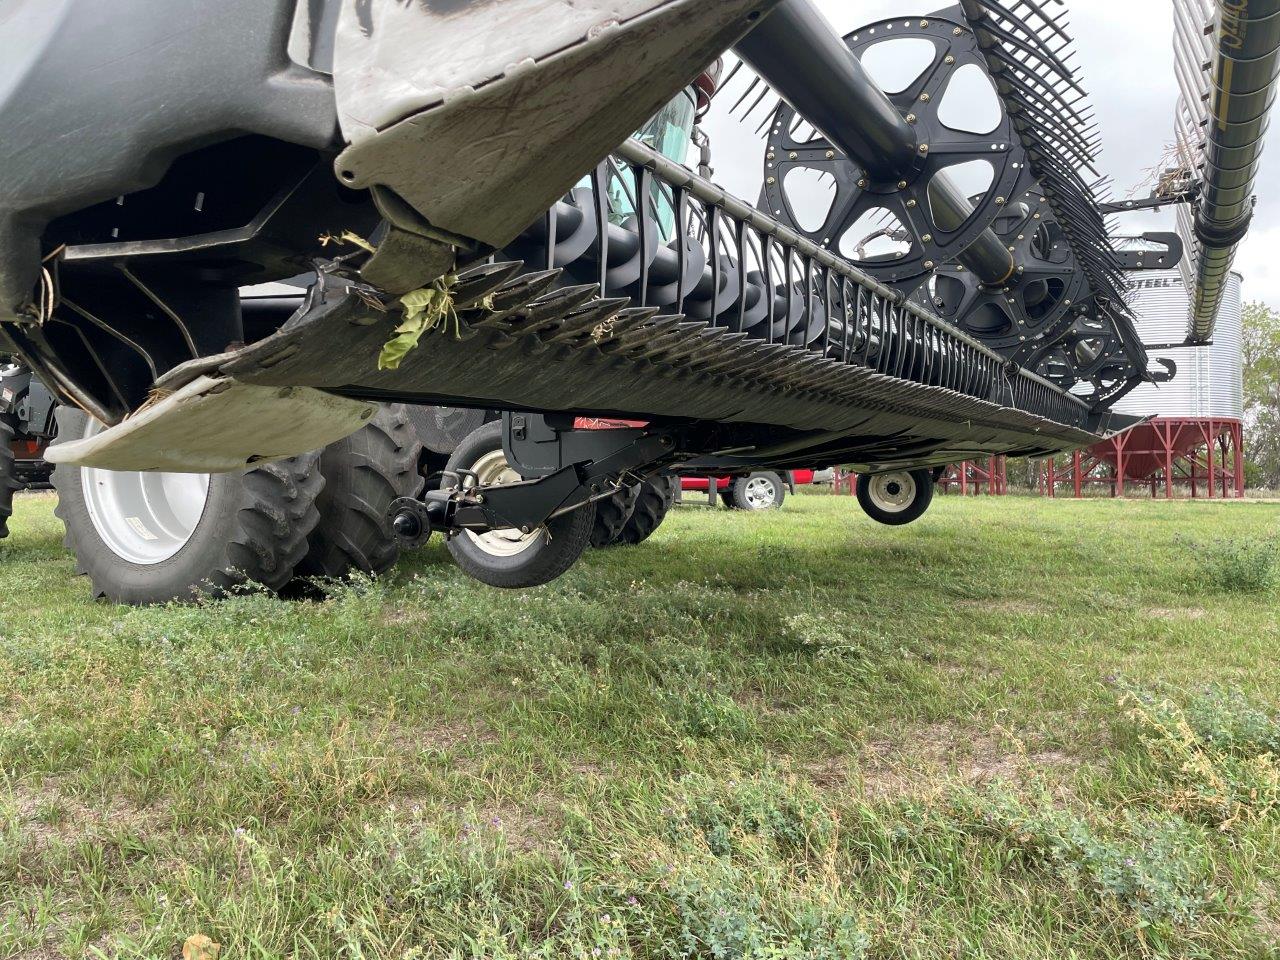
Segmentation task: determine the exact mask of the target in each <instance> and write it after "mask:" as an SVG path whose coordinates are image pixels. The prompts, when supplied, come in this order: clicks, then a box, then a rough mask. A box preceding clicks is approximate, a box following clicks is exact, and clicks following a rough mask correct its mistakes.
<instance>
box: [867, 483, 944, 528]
mask: <svg viewBox="0 0 1280 960" xmlns="http://www.w3.org/2000/svg"><path fill="white" fill-rule="evenodd" d="M932 502H933V472H932V471H930V470H897V471H895V472H893V473H876V474H866V473H864V474H860V475H859V476H858V503H859V504H860V505H861V506H862V509H863V510H864V511H865V512H866V514H867V516H869V517H870V518H871V519H872V520H875V521H877V522H879V523H886V524H888V525H890V526H894V527H897V526H902V525H903V524H905V523H910V522H911V521H913V520H918V519H919V518H920V517H921V516H923V515H924V512H925V511H926V510H928V509H929V504H930V503H932Z"/></svg>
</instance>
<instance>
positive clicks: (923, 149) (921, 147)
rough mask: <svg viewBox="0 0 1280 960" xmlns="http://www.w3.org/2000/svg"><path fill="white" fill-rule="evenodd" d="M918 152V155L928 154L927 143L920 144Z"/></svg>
mask: <svg viewBox="0 0 1280 960" xmlns="http://www.w3.org/2000/svg"><path fill="white" fill-rule="evenodd" d="M919 152H920V153H928V152H929V145H928V144H927V143H922V144H920V150H919Z"/></svg>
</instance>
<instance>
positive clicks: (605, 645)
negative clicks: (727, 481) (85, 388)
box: [0, 495, 1280, 960]
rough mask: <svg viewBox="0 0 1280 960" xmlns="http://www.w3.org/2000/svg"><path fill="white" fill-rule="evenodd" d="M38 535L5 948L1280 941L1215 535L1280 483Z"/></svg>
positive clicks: (2, 826)
mask: <svg viewBox="0 0 1280 960" xmlns="http://www.w3.org/2000/svg"><path fill="white" fill-rule="evenodd" d="M13 529H14V533H13V535H12V536H11V537H10V539H8V540H6V541H4V542H3V543H0V557H2V558H3V563H0V709H2V710H3V715H4V716H3V723H2V724H0V770H2V776H0V956H3V957H9V956H24V957H31V958H44V957H49V956H62V955H66V956H81V955H86V954H87V955H89V956H113V957H114V956H129V957H132V956H155V957H171V956H175V955H176V953H178V952H179V951H180V949H181V945H182V944H183V942H184V941H185V940H186V938H188V937H189V936H191V935H194V934H204V935H207V936H209V937H211V938H212V939H213V940H215V941H217V942H219V943H221V944H222V945H223V949H222V957H223V958H224V960H225V958H228V957H237V958H239V957H285V956H288V957H311V956H322V957H336V956H343V957H350V958H359V957H366V958H372V957H387V958H391V957H437V956H439V957H459V958H462V957H465V958H479V957H486V958H489V957H492V958H505V957H557V958H559V957H565V958H578V957H581V958H591V957H596V956H601V957H629V956H633V957H645V958H650V957H663V958H666V957H670V958H675V957H686V956H687V957H706V958H726V960H728V958H739V957H741V958H761V960H763V958H773V960H792V958H795V960H799V958H858V957H863V956H865V957H871V958H948V960H953V958H961V957H963V958H969V957H974V958H976V957H991V958H1045V960H1050V958H1052V960H1064V958H1070V957H1077V958H1093V957H1155V956H1170V957H1172V956H1177V957H1205V958H1210V957H1212V958H1229V957H1240V958H1256V957H1260V956H1268V955H1270V956H1280V948H1278V947H1277V938H1278V937H1280V812H1278V811H1277V805H1278V804H1280V774H1278V773H1277V767H1276V764H1275V763H1274V762H1273V761H1272V759H1271V753H1272V751H1277V752H1280V721H1278V720H1277V711H1278V710H1280V669H1277V659H1278V654H1280V624H1278V622H1277V621H1278V615H1277V609H1278V602H1280V596H1278V594H1277V592H1276V589H1275V587H1274V586H1268V585H1263V586H1257V585H1249V586H1248V588H1247V589H1237V588H1236V587H1237V586H1239V585H1238V584H1235V583H1234V582H1233V581H1232V579H1231V578H1232V576H1233V575H1232V574H1231V573H1230V572H1229V571H1228V572H1226V573H1223V572H1222V571H1221V570H1215V569H1206V567H1205V562H1203V561H1197V559H1196V554H1195V553H1193V550H1194V549H1198V547H1197V548H1193V547H1192V546H1191V544H1196V545H1210V546H1212V545H1214V544H1223V543H1231V544H1242V543H1248V544H1263V543H1266V542H1267V541H1269V540H1272V539H1274V538H1276V537H1277V536H1280V507H1277V506H1275V505H1271V504H1263V503H1228V504H1211V503H1203V502H1202V503H1185V502H1182V503H1178V502H1175V503H1170V504H1166V503H1150V502H1145V503H1144V502H1136V501H1130V502H1110V501H1108V502H1099V501H1090V502H1071V501H1058V502H1046V501H1041V500H1034V499H1005V500H991V499H984V500H968V501H961V500H960V499H958V498H946V499H943V500H940V501H939V502H936V503H935V505H934V508H933V510H932V511H931V512H930V513H929V514H928V515H927V516H926V517H925V518H924V519H923V520H921V521H920V522H918V523H917V524H915V525H913V526H911V527H907V528H903V529H890V528H885V527H879V526H876V525H874V524H872V523H871V522H870V521H868V520H867V519H865V518H864V517H863V516H862V515H861V514H860V512H859V511H858V510H857V507H856V505H855V504H854V502H853V501H852V500H851V499H850V498H835V497H823V496H816V495H815V496H801V497H796V498H793V499H791V500H789V501H788V504H787V508H786V510H785V511H783V512H782V513H780V514H775V515H770V516H748V515H742V514H732V515H731V514H726V513H723V512H716V513H714V514H713V513H710V512H708V511H705V510H694V509H689V510H686V511H683V512H680V513H679V514H678V515H676V516H675V517H674V519H672V520H670V521H669V522H668V523H667V524H666V525H665V526H664V527H663V528H662V530H660V531H659V533H658V534H657V536H655V538H654V539H653V540H652V541H650V542H649V543H647V544H645V545H643V546H641V547H638V548H635V549H629V550H615V551H607V552H599V553H594V554H590V555H588V556H587V557H586V558H585V559H584V561H583V562H582V563H580V564H579V565H578V567H577V568H575V569H574V570H573V571H572V572H571V573H570V574H569V575H567V576H566V577H564V578H563V579H562V580H560V581H559V582H557V583H555V584H552V585H550V586H548V587H544V588H541V589H538V590H532V591H527V592H521V593H499V592H495V591H492V590H489V589H487V588H484V587H481V586H479V585H477V584H475V583H473V582H470V581H468V580H466V579H465V578H464V577H463V576H462V575H460V574H459V573H458V572H457V571H456V570H455V569H454V568H453V566H452V565H451V564H450V563H449V562H448V558H447V554H446V553H445V551H444V550H443V548H442V547H441V546H440V545H439V544H438V543H433V544H432V545H431V546H429V547H428V548H427V549H425V550H423V551H422V552H420V553H418V554H416V555H414V556H412V557H410V558H408V559H406V560H405V561H404V562H402V564H401V566H400V568H399V569H398V571H397V572H396V575H395V576H394V577H392V578H391V579H389V580H387V581H384V582H381V583H376V584H364V585H360V586H358V587H354V588H347V589H343V590H341V591H338V592H336V593H335V594H334V595H333V596H331V597H330V598H329V599H328V600H326V601H324V602H318V603H317V602H284V601H279V600H274V599H270V598H267V597H264V596H246V597H242V598H238V599H235V600H233V601H230V602H225V603H221V604H215V605H211V606H206V607H201V608H178V607H174V608H164V609H161V608H153V609H128V608H123V607H115V606H109V605H104V604H100V603H93V602H90V601H89V600H88V590H87V586H86V584H85V583H84V582H83V581H82V580H80V579H79V578H76V577H75V576H74V575H73V566H72V562H71V560H70V559H69V558H68V557H66V556H65V555H64V554H63V552H62V549H61V546H60V541H61V531H60V529H59V525H58V524H57V522H56V521H55V520H54V518H53V516H52V502H51V500H50V499H49V498H47V497H35V498H28V499H24V500H22V501H20V503H19V506H18V515H17V517H16V518H15V521H14V522H13ZM1228 553H1229V554H1230V556H1231V557H1233V558H1237V559H1238V557H1239V555H1240V554H1241V550H1240V549H1236V548H1234V547H1233V548H1231V550H1229V551H1228ZM1245 553H1246V554H1247V553H1248V551H1247V550H1246V551H1245ZM1208 555H1209V556H1210V557H1212V556H1213V555H1215V554H1214V553H1213V550H1209V551H1208ZM1212 562H1213V561H1212V559H1211V560H1210V561H1209V563H1210V564H1212ZM1233 562H1235V561H1233ZM1246 566H1247V564H1246ZM1224 578H1225V580H1226V582H1225V583H1224V582H1223V581H1224Z"/></svg>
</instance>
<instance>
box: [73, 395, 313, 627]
mask: <svg viewBox="0 0 1280 960" xmlns="http://www.w3.org/2000/svg"><path fill="white" fill-rule="evenodd" d="M57 416H58V436H59V437H64V438H67V439H79V438H81V437H86V436H91V435H92V434H94V433H97V432H98V430H100V429H101V426H100V424H98V422H97V421H95V420H92V419H91V418H90V417H88V416H87V415H86V414H85V413H83V412H82V411H80V410H76V409H74V408H71V407H61V408H59V410H58V414H57ZM319 459H320V454H319V452H316V453H308V454H303V455H301V456H297V457H290V458H289V459H287V460H281V461H279V462H276V463H267V464H263V465H262V466H260V467H255V468H254V469H252V470H246V471H244V472H243V473H220V474H199V473H134V472H128V471H115V470H100V469H98V468H96V467H77V466H72V465H70V464H58V465H57V467H56V468H55V470H54V472H53V485H54V488H55V489H56V490H57V491H58V506H57V508H56V510H55V513H56V514H57V516H58V517H59V518H60V519H61V520H62V522H63V525H64V526H65V527H66V531H67V533H66V539H65V543H66V546H67V547H68V548H69V549H70V550H71V551H72V552H73V553H74V554H75V557H76V572H77V573H81V574H85V575H87V576H88V577H89V580H90V582H91V583H92V584H93V593H94V596H96V597H105V598H106V599H108V600H113V601H115V602H117V603H133V604H147V603H165V602H167V601H170V600H192V599H195V598H196V597H199V596H214V597H218V596H224V595H226V594H228V593H232V592H234V591H235V590H236V589H237V588H238V587H241V586H243V585H247V584H250V583H257V584H261V585H263V586H265V587H268V588H269V589H272V590H279V589H281V588H282V587H284V586H285V585H286V584H287V583H288V582H289V581H290V580H291V579H292V577H293V572H294V569H295V567H297V565H298V563H299V562H300V561H301V560H302V558H303V557H304V556H305V555H306V552H307V535H308V534H309V533H310V532H311V531H312V529H313V528H314V527H315V525H316V523H317V522H318V521H319V519H320V514H319V512H318V511H317V510H316V506H315V500H316V496H317V495H318V494H319V493H320V490H321V488H322V487H323V486H324V478H323V477H322V476H321V474H320V470H319V469H318V461H319Z"/></svg>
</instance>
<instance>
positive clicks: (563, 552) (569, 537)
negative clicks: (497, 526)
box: [447, 420, 596, 588]
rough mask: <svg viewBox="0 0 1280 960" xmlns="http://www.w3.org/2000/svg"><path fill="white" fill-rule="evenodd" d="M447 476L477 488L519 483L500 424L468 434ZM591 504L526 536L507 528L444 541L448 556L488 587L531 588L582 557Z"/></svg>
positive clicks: (592, 515) (591, 523) (592, 516)
mask: <svg viewBox="0 0 1280 960" xmlns="http://www.w3.org/2000/svg"><path fill="white" fill-rule="evenodd" d="M447 469H449V470H470V471H471V472H473V473H475V474H476V476H478V477H479V478H480V485H481V486H486V487H487V486H497V485H499V484H504V483H516V482H519V481H520V479H521V477H520V475H519V474H518V473H516V472H515V470H513V469H512V468H511V465H510V464H509V463H507V457H506V454H504V453H503V452H502V422H501V421H498V420H495V421H493V422H492V423H486V424H485V425H484V426H482V427H481V428H480V429H478V430H475V431H473V432H472V433H470V434H469V435H468V436H467V438H466V439H465V440H463V441H462V443H460V444H458V448H457V449H456V450H454V451H453V455H452V456H450V457H449V465H448V467H447ZM595 517H596V510H595V505H594V504H587V505H586V506H584V507H579V508H578V509H577V510H572V511H570V512H569V513H563V514H561V515H560V516H558V517H555V518H554V519H552V520H548V521H547V522H546V524H544V525H543V526H542V527H539V528H538V529H537V530H534V531H532V532H530V533H521V532H520V531H519V530H516V529H514V528H509V529H506V530H489V531H486V532H485V533H474V532H472V531H470V530H463V531H461V532H459V533H457V534H455V535H454V536H452V537H450V538H449V553H451V554H452V555H453V559H454V561H455V562H456V563H457V564H458V566H459V567H461V568H462V571H463V572H464V573H466V574H468V575H470V576H472V577H475V578H476V579H477V580H479V581H480V582H481V583H487V584H489V586H491V587H505V588H519V587H536V586H538V585H539V584H543V583H548V582H550V581H552V580H554V579H555V578H556V577H558V576H560V575H561V574H562V573H564V572H565V571H566V570H568V569H569V568H570V567H571V566H573V565H574V563H575V562H576V561H577V559H578V557H580V556H582V551H583V550H585V549H586V548H587V543H588V541H589V540H590V538H591V530H592V528H593V527H594V526H595Z"/></svg>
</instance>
